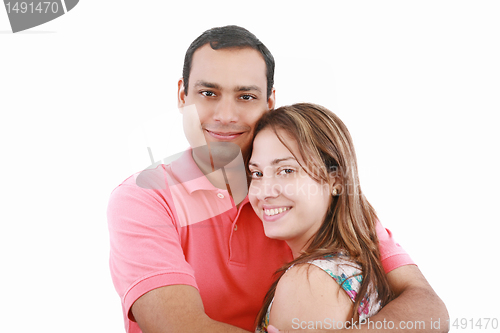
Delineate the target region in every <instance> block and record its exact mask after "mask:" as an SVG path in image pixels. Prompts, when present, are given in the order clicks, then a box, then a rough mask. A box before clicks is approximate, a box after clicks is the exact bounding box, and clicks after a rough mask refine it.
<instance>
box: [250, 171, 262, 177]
mask: <svg viewBox="0 0 500 333" xmlns="http://www.w3.org/2000/svg"><path fill="white" fill-rule="evenodd" d="M260 177H262V172H260V171H252V178H260Z"/></svg>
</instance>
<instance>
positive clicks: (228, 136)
mask: <svg viewBox="0 0 500 333" xmlns="http://www.w3.org/2000/svg"><path fill="white" fill-rule="evenodd" d="M205 132H207V133H208V134H209V135H210V136H212V137H214V138H216V139H217V140H228V141H229V140H234V139H236V138H237V137H239V136H240V135H242V134H243V132H216V131H210V130H207V129H205Z"/></svg>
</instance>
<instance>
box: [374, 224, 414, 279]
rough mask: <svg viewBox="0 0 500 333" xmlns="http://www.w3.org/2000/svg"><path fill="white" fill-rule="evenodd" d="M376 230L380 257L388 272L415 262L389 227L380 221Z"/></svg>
mask: <svg viewBox="0 0 500 333" xmlns="http://www.w3.org/2000/svg"><path fill="white" fill-rule="evenodd" d="M376 230H377V236H378V241H379V249H380V259H381V260H382V266H383V267H384V270H385V272H386V273H389V272H390V271H392V270H394V269H396V268H398V267H401V266H404V265H414V264H415V263H414V262H413V260H412V259H411V258H410V256H409V255H408V254H407V253H406V252H405V250H404V249H403V248H402V247H401V245H399V244H398V243H396V240H395V239H394V238H393V237H392V233H391V231H390V230H389V229H385V228H384V227H383V226H382V224H381V223H380V222H378V223H377V226H376Z"/></svg>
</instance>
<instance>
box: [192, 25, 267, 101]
mask: <svg viewBox="0 0 500 333" xmlns="http://www.w3.org/2000/svg"><path fill="white" fill-rule="evenodd" d="M207 43H208V44H210V47H212V49H213V50H219V49H228V48H233V47H234V48H245V47H250V48H252V49H254V50H257V51H259V52H260V53H261V54H262V57H263V58H264V61H265V62H266V76H267V98H269V96H271V92H272V89H273V86H274V58H273V55H272V54H271V52H269V50H268V49H267V47H266V46H265V45H264V44H263V43H262V42H261V41H260V40H259V39H258V38H257V37H255V35H254V34H252V33H251V32H250V31H248V30H247V29H245V28H242V27H238V26H236V25H227V26H225V27H218V28H212V29H209V30H207V31H205V32H204V33H202V34H201V35H200V36H199V37H198V38H196V39H195V40H194V42H192V43H191V45H190V46H189V48H188V49H187V51H186V56H185V57H184V68H183V70H182V78H183V80H184V92H185V94H186V95H187V93H188V84H189V74H190V73H191V64H192V61H193V54H194V52H195V51H196V50H197V49H199V48H200V47H202V46H203V45H205V44H207Z"/></svg>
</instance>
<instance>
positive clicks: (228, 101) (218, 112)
mask: <svg viewBox="0 0 500 333" xmlns="http://www.w3.org/2000/svg"><path fill="white" fill-rule="evenodd" d="M214 120H216V121H219V122H221V123H223V124H229V123H236V122H237V121H238V110H237V105H236V103H235V101H234V100H233V99H232V98H225V97H223V98H222V99H221V100H220V101H219V103H217V105H216V107H215V110H214Z"/></svg>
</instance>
